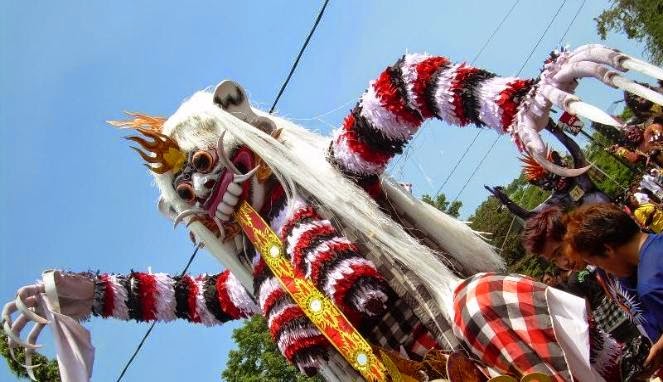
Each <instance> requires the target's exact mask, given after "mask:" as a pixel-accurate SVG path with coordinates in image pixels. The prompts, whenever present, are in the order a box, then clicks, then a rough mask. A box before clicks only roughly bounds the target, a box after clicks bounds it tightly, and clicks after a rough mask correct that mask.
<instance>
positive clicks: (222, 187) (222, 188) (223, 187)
mask: <svg viewBox="0 0 663 382" xmlns="http://www.w3.org/2000/svg"><path fill="white" fill-rule="evenodd" d="M233 176H234V175H233V172H232V171H228V169H225V170H223V174H221V180H220V182H221V183H220V184H219V187H218V188H217V189H216V194H215V195H214V199H213V200H212V202H211V203H210V205H209V206H208V207H207V213H208V214H209V216H211V217H215V216H216V208H217V207H218V206H219V203H221V200H222V199H223V195H224V194H225V193H226V191H227V190H228V185H230V182H232V181H233Z"/></svg>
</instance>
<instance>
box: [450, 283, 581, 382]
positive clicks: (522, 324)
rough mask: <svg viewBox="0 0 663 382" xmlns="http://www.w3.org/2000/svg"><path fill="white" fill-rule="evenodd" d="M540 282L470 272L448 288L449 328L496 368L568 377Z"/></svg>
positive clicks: (561, 379) (555, 377)
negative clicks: (451, 293) (450, 299)
mask: <svg viewBox="0 0 663 382" xmlns="http://www.w3.org/2000/svg"><path fill="white" fill-rule="evenodd" d="M546 288H547V286H546V285H545V284H541V283H538V282H535V281H534V280H532V279H529V278H526V277H522V276H518V275H498V274H494V273H484V274H478V275H475V276H473V277H471V278H469V279H467V280H465V281H463V282H462V283H461V284H460V285H459V286H458V287H457V288H456V291H455V292H454V333H456V335H457V336H458V337H459V339H461V340H462V341H463V342H464V343H465V344H466V346H467V347H468V348H469V349H470V350H471V351H472V353H474V355H475V356H476V357H478V358H479V359H480V360H481V361H482V362H485V363H486V364H488V365H490V366H491V367H494V368H496V369H498V370H500V371H501V372H504V373H509V374H515V375H525V374H528V373H530V372H533V371H540V372H545V373H546V374H549V375H550V374H552V377H553V380H554V381H564V380H565V379H570V378H567V376H568V377H570V372H569V369H568V366H567V365H566V360H565V359H564V356H563V352H562V349H561V347H560V346H559V344H558V343H557V340H556V338H555V333H554V331H553V327H552V321H551V320H550V312H549V311H548V306H547V301H546V297H545V290H546ZM505 312H508V314H506V313H505ZM544 370H545V371H544Z"/></svg>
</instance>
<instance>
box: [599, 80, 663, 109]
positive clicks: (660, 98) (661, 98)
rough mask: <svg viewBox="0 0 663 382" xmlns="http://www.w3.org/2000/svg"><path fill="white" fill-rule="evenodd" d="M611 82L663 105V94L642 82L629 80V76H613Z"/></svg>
mask: <svg viewBox="0 0 663 382" xmlns="http://www.w3.org/2000/svg"><path fill="white" fill-rule="evenodd" d="M610 82H611V83H612V84H613V85H614V86H616V87H618V88H620V89H623V90H626V91H627V92H629V93H633V94H635V95H637V96H639V97H642V98H644V99H647V100H649V101H652V102H654V103H657V104H659V105H663V94H660V93H657V92H655V91H653V90H651V89H648V88H646V87H644V86H642V85H640V84H636V83H635V82H633V81H631V80H629V79H628V78H625V77H622V76H613V77H612V78H611V79H610Z"/></svg>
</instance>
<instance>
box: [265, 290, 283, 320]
mask: <svg viewBox="0 0 663 382" xmlns="http://www.w3.org/2000/svg"><path fill="white" fill-rule="evenodd" d="M283 296H285V291H284V290H283V289H281V288H280V287H279V288H277V289H275V290H274V291H273V292H272V293H271V294H270V295H269V296H268V297H267V298H266V299H265V303H264V304H263V306H262V308H263V309H262V312H263V314H265V315H268V314H269V313H270V312H271V311H272V308H274V304H275V303H276V301H278V300H279V299H281V298H282V297H283Z"/></svg>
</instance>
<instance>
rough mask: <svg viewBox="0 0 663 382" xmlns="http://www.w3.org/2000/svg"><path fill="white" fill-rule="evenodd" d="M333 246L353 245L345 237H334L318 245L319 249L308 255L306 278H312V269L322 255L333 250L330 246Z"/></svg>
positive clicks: (316, 248)
mask: <svg viewBox="0 0 663 382" xmlns="http://www.w3.org/2000/svg"><path fill="white" fill-rule="evenodd" d="M332 244H352V242H351V241H350V240H348V239H346V238H344V237H334V238H331V239H329V240H325V241H323V242H322V243H320V244H318V246H317V247H315V248H314V249H313V250H312V251H310V252H309V253H308V254H307V255H306V277H308V278H310V277H311V268H312V267H313V265H314V264H316V263H317V262H318V257H320V255H322V254H325V253H327V252H329V251H330V250H331V249H330V245H332Z"/></svg>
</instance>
